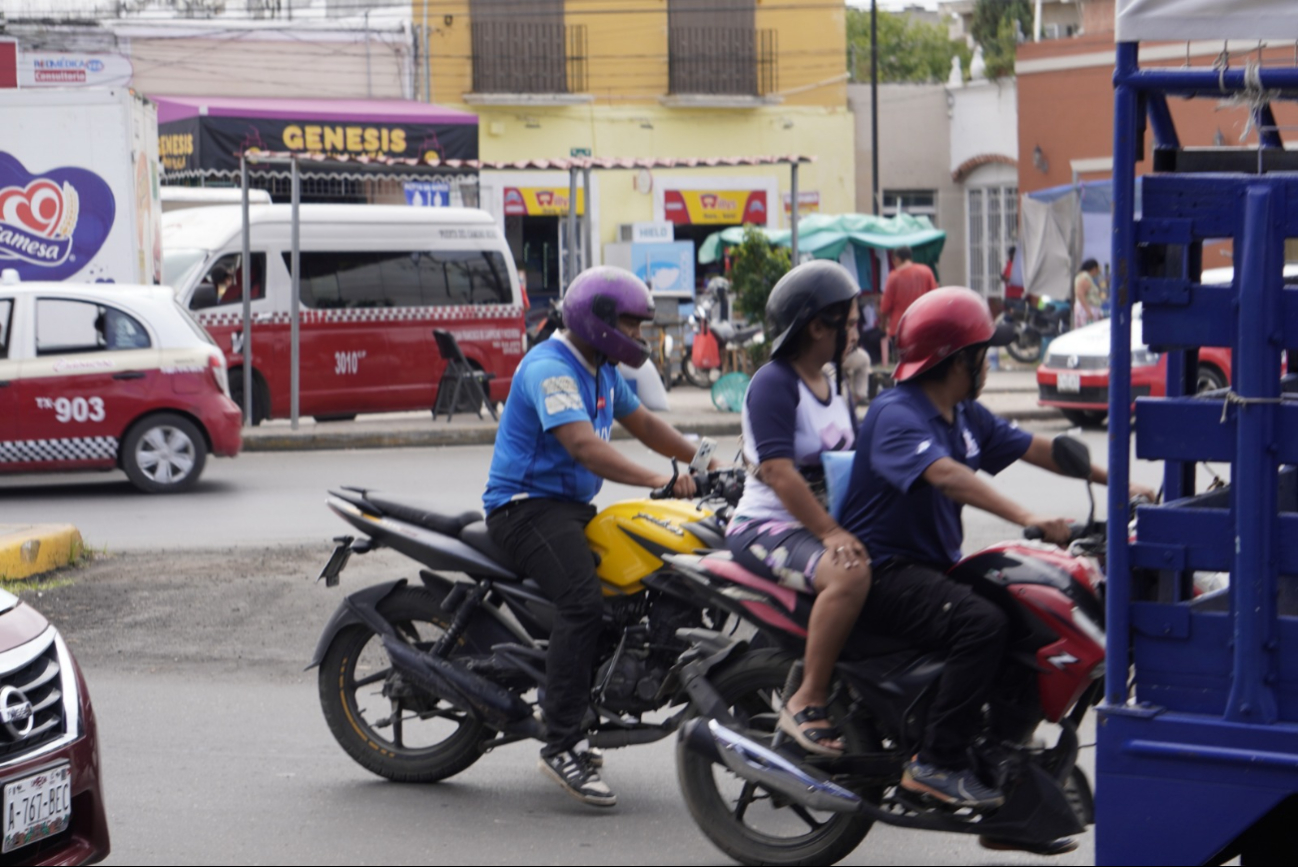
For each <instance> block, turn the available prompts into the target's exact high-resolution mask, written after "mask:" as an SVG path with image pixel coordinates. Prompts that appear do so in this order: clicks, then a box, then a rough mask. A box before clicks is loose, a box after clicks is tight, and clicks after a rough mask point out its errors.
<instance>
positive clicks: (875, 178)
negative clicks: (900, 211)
mask: <svg viewBox="0 0 1298 867" xmlns="http://www.w3.org/2000/svg"><path fill="white" fill-rule="evenodd" d="M870 203H871V205H872V206H873V212H874V215H875V216H876V217H877V216H879V0H870Z"/></svg>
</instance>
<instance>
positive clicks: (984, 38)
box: [969, 0, 1032, 78]
mask: <svg viewBox="0 0 1298 867" xmlns="http://www.w3.org/2000/svg"><path fill="white" fill-rule="evenodd" d="M1031 30H1032V7H1031V5H1030V4H1029V3H1028V0H977V2H976V3H975V4H974V11H973V21H972V22H971V23H970V27H969V31H970V35H971V36H973V38H974V41H975V42H977V43H978V44H979V45H981V46H982V48H983V61H984V62H985V63H986V64H987V77H988V78H1001V77H1002V76H1006V75H1013V74H1014V54H1015V52H1016V51H1017V50H1018V39H1019V34H1021V33H1028V32H1030V31H1031Z"/></svg>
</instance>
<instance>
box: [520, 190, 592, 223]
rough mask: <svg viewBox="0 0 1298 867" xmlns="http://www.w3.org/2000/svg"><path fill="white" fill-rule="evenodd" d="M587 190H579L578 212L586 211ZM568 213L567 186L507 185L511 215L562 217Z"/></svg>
mask: <svg viewBox="0 0 1298 867" xmlns="http://www.w3.org/2000/svg"><path fill="white" fill-rule="evenodd" d="M585 192H586V191H585V190H581V189H579V190H577V214H578V216H580V215H582V214H585V213H586V195H585ZM567 213H568V188H567V187H505V214H506V215H507V216H510V217H562V216H565V215H567Z"/></svg>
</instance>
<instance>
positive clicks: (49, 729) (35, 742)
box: [0, 641, 67, 761]
mask: <svg viewBox="0 0 1298 867" xmlns="http://www.w3.org/2000/svg"><path fill="white" fill-rule="evenodd" d="M6 687H13V688H14V689H17V690H18V691H19V692H21V693H22V694H23V695H24V696H26V697H27V700H28V701H29V702H31V704H32V729H31V731H30V732H28V733H27V735H26V736H24V737H16V736H15V735H14V733H13V732H12V731H10V730H9V726H7V725H4V724H2V723H0V761H4V760H5V759H8V758H10V757H13V756H18V755H21V754H22V753H27V752H30V751H32V750H34V749H36V748H37V747H40V746H42V745H44V744H47V743H49V742H50V741H53V740H57V739H58V738H60V737H62V735H63V733H64V731H65V730H66V727H67V726H66V721H65V720H64V718H63V677H62V670H61V668H60V667H59V653H58V646H57V642H54V641H51V642H50V646H49V647H48V648H46V649H45V652H44V653H42V654H41V655H40V656H38V657H36V658H35V659H33V660H32V661H31V662H29V663H27V664H26V665H24V666H23V667H21V668H18V669H15V670H14V671H8V672H5V673H3V674H0V692H4V691H5V688H6Z"/></svg>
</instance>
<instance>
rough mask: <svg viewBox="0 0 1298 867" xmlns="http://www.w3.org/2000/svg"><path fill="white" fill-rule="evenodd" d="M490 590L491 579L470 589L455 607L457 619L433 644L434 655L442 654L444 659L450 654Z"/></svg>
mask: <svg viewBox="0 0 1298 867" xmlns="http://www.w3.org/2000/svg"><path fill="white" fill-rule="evenodd" d="M490 592H491V582H490V581H483V582H482V583H480V584H478V585H476V586H475V587H474V588H473V589H472V590H470V591H469V595H468V597H467V598H466V599H465V600H464V601H463V602H461V603H460V604H459V606H458V607H457V608H456V609H455V619H454V620H452V621H451V625H450V627H449V628H448V629H447V630H446V632H445V633H444V634H443V635H442V637H441V638H439V639H438V640H437V643H436V644H435V645H433V656H440V657H442V658H443V659H445V658H446V657H448V656H450V654H451V648H453V647H455V645H456V644H457V643H458V642H459V640H460V636H462V635H464V630H465V629H468V628H469V619H470V618H471V617H473V615H474V614H476V613H477V611H478V609H479V608H480V607H482V600H484V599H486V598H487V594H488V593H490Z"/></svg>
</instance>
